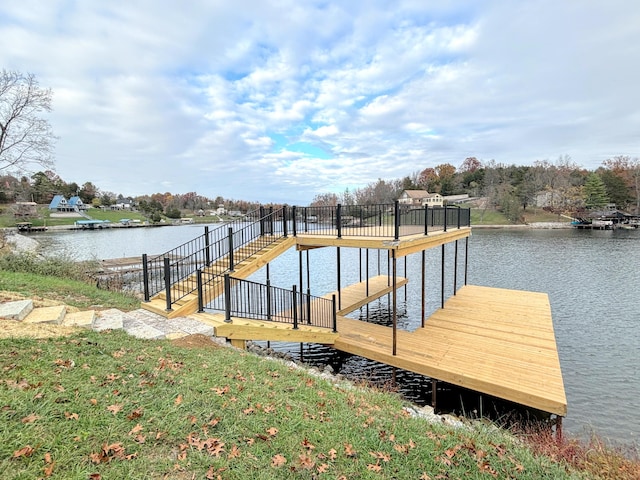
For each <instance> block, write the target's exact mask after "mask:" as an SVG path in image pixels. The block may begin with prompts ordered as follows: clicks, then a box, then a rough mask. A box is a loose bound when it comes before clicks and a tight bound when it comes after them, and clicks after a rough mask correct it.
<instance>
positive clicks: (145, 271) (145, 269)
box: [142, 253, 149, 302]
mask: <svg viewBox="0 0 640 480" xmlns="http://www.w3.org/2000/svg"><path fill="white" fill-rule="evenodd" d="M142 289H143V291H144V301H145V302H148V301H149V265H148V264H147V254H146V253H143V254H142Z"/></svg>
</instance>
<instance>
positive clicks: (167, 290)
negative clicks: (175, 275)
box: [164, 257, 172, 312]
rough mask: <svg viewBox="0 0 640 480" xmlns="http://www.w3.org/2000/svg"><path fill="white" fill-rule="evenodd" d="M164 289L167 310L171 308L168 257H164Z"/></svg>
mask: <svg viewBox="0 0 640 480" xmlns="http://www.w3.org/2000/svg"><path fill="white" fill-rule="evenodd" d="M164 291H165V295H166V297H167V308H166V310H167V312H170V311H171V310H172V309H171V303H172V302H171V265H169V257H164Z"/></svg>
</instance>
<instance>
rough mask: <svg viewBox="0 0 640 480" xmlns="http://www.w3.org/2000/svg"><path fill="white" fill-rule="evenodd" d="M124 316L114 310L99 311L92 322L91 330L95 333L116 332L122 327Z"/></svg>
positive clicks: (122, 313)
mask: <svg viewBox="0 0 640 480" xmlns="http://www.w3.org/2000/svg"><path fill="white" fill-rule="evenodd" d="M125 315H126V314H125V313H124V312H122V311H120V310H118V309H116V308H111V309H109V310H103V311H101V312H100V313H99V314H98V316H97V317H96V319H95V320H94V321H93V325H92V328H93V329H94V330H95V331H96V332H101V331H102V330H116V329H120V328H122V327H123V321H124V316H125Z"/></svg>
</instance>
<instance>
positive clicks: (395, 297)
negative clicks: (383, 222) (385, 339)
mask: <svg viewBox="0 0 640 480" xmlns="http://www.w3.org/2000/svg"><path fill="white" fill-rule="evenodd" d="M391 262H392V263H393V267H392V268H393V279H392V281H393V290H392V298H393V352H392V353H393V355H395V354H396V340H397V323H398V311H397V301H398V291H397V290H396V284H397V280H396V273H397V271H396V251H395V250H391Z"/></svg>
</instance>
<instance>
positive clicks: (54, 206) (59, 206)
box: [49, 195, 87, 212]
mask: <svg viewBox="0 0 640 480" xmlns="http://www.w3.org/2000/svg"><path fill="white" fill-rule="evenodd" d="M49 210H52V211H56V212H79V211H84V210H87V206H86V205H85V204H84V202H83V201H82V199H81V198H80V197H78V196H75V197H71V198H70V199H69V200H67V199H66V198H65V197H64V195H56V196H55V197H53V199H52V200H51V203H50V204H49Z"/></svg>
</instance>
